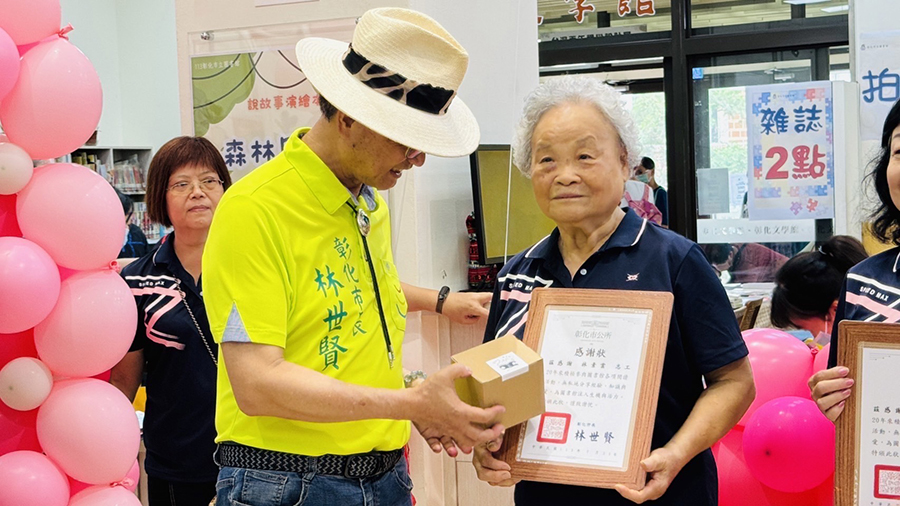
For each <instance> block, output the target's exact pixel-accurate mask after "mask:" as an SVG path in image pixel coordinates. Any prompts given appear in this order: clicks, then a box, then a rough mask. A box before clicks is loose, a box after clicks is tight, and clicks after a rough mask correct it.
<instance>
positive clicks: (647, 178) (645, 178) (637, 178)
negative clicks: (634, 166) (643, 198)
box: [634, 173, 650, 184]
mask: <svg viewBox="0 0 900 506" xmlns="http://www.w3.org/2000/svg"><path fill="white" fill-rule="evenodd" d="M634 180H635V181H640V182H642V183H644V184H650V176H648V175H647V174H646V173H645V174H638V175H636V176H634Z"/></svg>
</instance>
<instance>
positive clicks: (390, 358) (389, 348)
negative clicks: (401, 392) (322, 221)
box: [347, 201, 394, 369]
mask: <svg viewBox="0 0 900 506" xmlns="http://www.w3.org/2000/svg"><path fill="white" fill-rule="evenodd" d="M347 205H348V206H350V209H352V210H353V212H354V213H355V214H356V216H357V229H358V230H359V235H360V237H362V243H363V249H365V251H366V263H368V264H369V272H371V273H372V285H373V286H374V287H375V302H377V303H378V316H379V317H380V318H381V331H382V333H383V334H384V346H385V348H386V349H387V356H388V365H389V366H390V367H391V369H393V368H394V347H393V346H391V338H390V335H389V334H388V327H387V321H385V319H384V307H383V306H382V305H381V292H380V291H379V290H378V278H377V277H376V276H375V265H374V264H373V263H372V255H371V254H369V243H368V241H366V235H367V234H368V231H366V232H365V233H363V231H362V229H361V225H360V223H359V222H360V219H361V218H362V217H365V212H364V211H363V210H362V209H358V208H357V207H356V206H354V205H353V204H352V203H350V202H349V201H348V202H347ZM360 213H361V214H362V216H360ZM365 219H366V220H368V217H365Z"/></svg>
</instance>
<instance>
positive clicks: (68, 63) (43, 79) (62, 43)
mask: <svg viewBox="0 0 900 506" xmlns="http://www.w3.org/2000/svg"><path fill="white" fill-rule="evenodd" d="M0 17H2V14H0ZM102 104H103V93H102V92H101V90H100V78H99V77H98V76H97V72H96V71H95V70H94V67H93V65H91V62H90V61H89V60H88V59H87V57H85V56H84V54H83V53H82V52H81V51H79V50H78V48H77V47H75V46H73V45H72V44H70V43H69V41H68V40H66V39H64V38H59V37H58V38H56V39H55V40H54V39H50V40H47V41H42V42H41V43H40V44H38V45H37V46H35V47H34V48H31V49H30V50H28V52H26V53H25V54H24V55H23V56H22V60H21V63H20V69H19V79H18V81H16V85H15V86H14V87H13V89H12V91H10V92H9V94H8V95H7V96H6V99H4V100H3V102H2V103H0V123H3V129H4V130H5V131H6V135H7V136H8V137H9V140H10V142H12V143H14V144H17V145H18V146H20V147H21V148H22V149H24V150H25V151H27V152H28V154H30V155H31V157H32V158H34V159H36V160H41V159H46V158H56V157H59V156H63V155H65V154H68V153H70V152H72V151H73V150H75V149H77V148H78V147H79V146H81V145H82V144H84V142H85V141H86V140H88V139H89V138H90V137H91V134H93V132H94V129H95V128H97V123H98V122H99V121H100V110H101V107H102Z"/></svg>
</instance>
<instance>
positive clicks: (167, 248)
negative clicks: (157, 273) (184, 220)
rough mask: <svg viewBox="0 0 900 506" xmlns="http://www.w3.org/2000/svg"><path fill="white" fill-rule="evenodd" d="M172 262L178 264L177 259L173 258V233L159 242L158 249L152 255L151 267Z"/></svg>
mask: <svg viewBox="0 0 900 506" xmlns="http://www.w3.org/2000/svg"><path fill="white" fill-rule="evenodd" d="M174 262H178V257H177V256H175V232H174V231H173V232H171V233H169V235H167V236H165V237H163V238H162V239H160V240H159V247H158V248H156V252H155V253H153V265H169V264H170V263H174ZM178 263H179V264H180V263H181V262H178Z"/></svg>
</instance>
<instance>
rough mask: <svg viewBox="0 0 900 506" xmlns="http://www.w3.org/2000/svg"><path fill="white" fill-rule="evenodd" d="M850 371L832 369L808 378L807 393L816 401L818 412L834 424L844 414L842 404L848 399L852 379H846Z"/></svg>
mask: <svg viewBox="0 0 900 506" xmlns="http://www.w3.org/2000/svg"><path fill="white" fill-rule="evenodd" d="M848 374H850V369H847V368H846V367H843V366H839V367H832V368H831V369H825V370H822V371H819V372H817V373H815V374H813V375H812V377H811V378H809V391H810V393H811V394H812V399H813V400H814V401H816V406H818V407H819V411H821V412H822V413H824V414H825V416H827V417H828V419H829V420H831V421H832V422H834V421H835V420H837V419H838V417H839V416H841V413H843V412H844V403H846V402H847V398H848V397H850V392H851V391H852V389H851V387H852V386H853V379H852V378H848V377H847V375H848Z"/></svg>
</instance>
